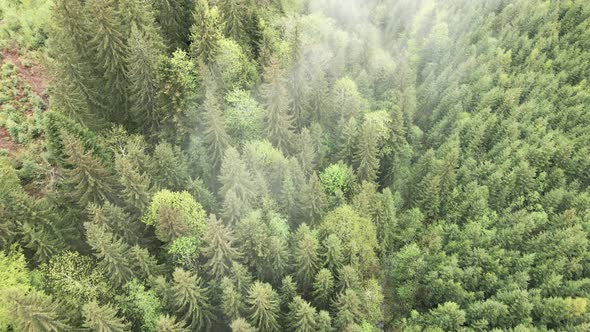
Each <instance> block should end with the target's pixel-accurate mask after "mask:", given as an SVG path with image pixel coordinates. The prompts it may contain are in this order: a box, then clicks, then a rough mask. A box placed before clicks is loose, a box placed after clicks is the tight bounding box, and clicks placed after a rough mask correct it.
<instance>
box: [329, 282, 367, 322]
mask: <svg viewBox="0 0 590 332" xmlns="http://www.w3.org/2000/svg"><path fill="white" fill-rule="evenodd" d="M334 310H335V312H336V317H335V320H334V325H335V327H336V328H338V329H341V330H342V329H344V328H345V327H347V326H348V325H349V324H355V323H359V322H360V321H361V318H362V312H361V310H362V303H361V301H360V299H359V297H358V295H357V294H356V292H355V291H353V290H352V289H347V290H346V291H345V292H343V293H340V295H338V298H337V299H336V301H335V302H334Z"/></svg>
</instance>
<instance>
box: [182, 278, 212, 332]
mask: <svg viewBox="0 0 590 332" xmlns="http://www.w3.org/2000/svg"><path fill="white" fill-rule="evenodd" d="M171 291H172V294H173V302H174V306H175V308H176V310H177V312H178V313H179V314H180V315H182V320H184V321H185V322H186V324H187V326H188V327H190V328H191V329H206V328H207V327H209V326H210V325H211V323H212V320H213V318H214V316H213V313H212V311H211V306H210V305H209V303H208V299H207V295H206V290H205V289H204V288H203V287H202V286H201V278H199V277H198V276H196V275H195V274H193V273H191V272H188V271H184V270H182V269H176V270H175V271H174V274H173V282H172V287H171Z"/></svg>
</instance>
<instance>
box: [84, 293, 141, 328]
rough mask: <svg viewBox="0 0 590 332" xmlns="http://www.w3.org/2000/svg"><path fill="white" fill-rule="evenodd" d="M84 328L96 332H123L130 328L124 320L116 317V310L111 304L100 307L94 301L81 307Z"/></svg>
mask: <svg viewBox="0 0 590 332" xmlns="http://www.w3.org/2000/svg"><path fill="white" fill-rule="evenodd" d="M82 312H83V314H84V326H85V327H86V328H88V329H89V330H91V331H97V332H123V331H128V330H129V328H130V326H129V324H128V323H127V322H125V320H124V319H123V318H121V317H118V316H117V309H115V307H113V306H112V305H111V304H106V305H100V304H98V302H96V301H91V302H88V303H86V304H85V305H84V306H83V307H82Z"/></svg>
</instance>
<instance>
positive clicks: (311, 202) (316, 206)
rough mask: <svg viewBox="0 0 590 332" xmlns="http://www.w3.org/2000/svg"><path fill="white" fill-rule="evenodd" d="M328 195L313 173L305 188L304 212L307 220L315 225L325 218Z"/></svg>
mask: <svg viewBox="0 0 590 332" xmlns="http://www.w3.org/2000/svg"><path fill="white" fill-rule="evenodd" d="M325 208H326V194H325V192H324V188H323V187H322V183H321V182H320V178H319V177H318V175H317V173H315V172H314V173H313V174H312V175H311V176H310V178H309V181H308V182H307V185H306V186H305V187H304V188H303V202H302V212H303V215H304V218H305V220H309V222H310V223H311V224H312V225H314V224H317V223H318V222H319V221H320V220H321V219H322V217H323V216H324V210H325Z"/></svg>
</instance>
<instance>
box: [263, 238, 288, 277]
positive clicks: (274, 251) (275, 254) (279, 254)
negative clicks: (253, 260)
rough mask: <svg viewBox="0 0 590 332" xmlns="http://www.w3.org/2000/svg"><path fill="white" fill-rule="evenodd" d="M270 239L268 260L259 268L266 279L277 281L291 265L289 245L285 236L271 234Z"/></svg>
mask: <svg viewBox="0 0 590 332" xmlns="http://www.w3.org/2000/svg"><path fill="white" fill-rule="evenodd" d="M268 240H269V241H268V245H267V249H268V252H267V254H266V255H265V256H266V262H264V263H265V264H263V266H262V267H261V268H259V270H258V274H259V275H261V276H263V277H264V279H265V280H270V281H272V282H273V283H277V282H279V281H280V280H281V279H282V278H283V276H284V275H285V273H286V271H287V268H288V267H289V260H290V252H289V246H288V245H287V241H286V240H285V238H283V237H281V236H271V237H270V238H269V239H268Z"/></svg>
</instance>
